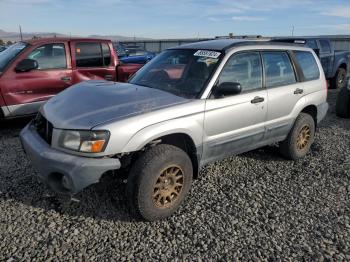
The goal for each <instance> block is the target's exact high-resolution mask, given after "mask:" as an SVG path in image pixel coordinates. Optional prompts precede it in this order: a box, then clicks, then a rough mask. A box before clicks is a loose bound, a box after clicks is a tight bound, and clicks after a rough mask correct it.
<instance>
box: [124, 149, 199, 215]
mask: <svg viewBox="0 0 350 262" xmlns="http://www.w3.org/2000/svg"><path fill="white" fill-rule="evenodd" d="M192 177H193V170H192V162H191V160H190V158H189V156H188V155H187V154H186V153H185V152H184V151H183V150H181V149H179V148H177V147H175V146H171V145H165V144H162V145H158V146H155V147H152V148H150V149H149V150H148V151H146V152H145V153H144V154H143V155H142V156H141V157H140V158H139V159H138V160H136V162H135V163H134V165H133V166H132V168H131V170H130V174H129V177H128V182H127V194H128V200H129V204H130V207H131V211H132V212H133V213H135V214H136V215H137V216H141V217H142V218H144V219H145V220H148V221H154V220H158V219H163V218H166V217H168V216H170V215H172V214H173V213H174V212H175V211H176V210H177V209H178V208H179V206H180V204H181V203H182V202H183V200H184V198H185V196H186V194H187V193H188V191H189V190H190V188H191V184H192Z"/></svg>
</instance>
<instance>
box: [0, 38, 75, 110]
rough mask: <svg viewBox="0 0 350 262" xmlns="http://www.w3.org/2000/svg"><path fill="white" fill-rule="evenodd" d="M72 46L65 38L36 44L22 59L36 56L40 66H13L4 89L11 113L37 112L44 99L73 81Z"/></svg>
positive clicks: (35, 58)
mask: <svg viewBox="0 0 350 262" xmlns="http://www.w3.org/2000/svg"><path fill="white" fill-rule="evenodd" d="M68 50H69V48H68V46H67V43H64V42H62V43H61V42H57V43H49V44H43V45H40V46H36V47H33V48H31V49H30V50H28V52H27V53H26V55H25V56H22V57H21V60H22V59H24V58H29V59H33V60H36V61H37V62H38V65H39V67H38V69H35V70H31V71H29V72H16V71H15V69H13V70H11V72H9V74H7V73H6V76H5V77H7V79H6V80H7V83H8V84H7V85H6V87H5V88H4V90H2V92H3V96H4V100H5V102H6V105H7V106H8V109H9V111H10V114H11V116H16V115H23V114H31V113H35V112H36V111H37V110H38V108H39V107H40V105H41V104H42V103H43V102H45V101H46V100H47V99H49V98H50V97H52V96H54V95H56V94H57V93H59V92H60V91H62V90H63V89H65V88H67V87H68V86H70V85H71V83H72V82H71V80H72V70H71V64H70V55H69V51H68ZM19 62H20V61H18V62H17V63H15V65H14V66H16V65H17V64H18V63H19Z"/></svg>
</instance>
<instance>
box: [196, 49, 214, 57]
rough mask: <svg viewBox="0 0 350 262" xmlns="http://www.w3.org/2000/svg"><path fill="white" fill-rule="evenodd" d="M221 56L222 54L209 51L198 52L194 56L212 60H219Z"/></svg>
mask: <svg viewBox="0 0 350 262" xmlns="http://www.w3.org/2000/svg"><path fill="white" fill-rule="evenodd" d="M220 55H221V53H220V52H215V51H209V50H198V51H197V52H196V53H194V56H204V57H210V58H218V57H219V56H220Z"/></svg>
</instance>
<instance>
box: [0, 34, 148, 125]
mask: <svg viewBox="0 0 350 262" xmlns="http://www.w3.org/2000/svg"><path fill="white" fill-rule="evenodd" d="M141 66H142V65H139V64H120V63H119V61H118V56H117V54H116V53H115V51H114V49H113V45H112V42H111V41H110V40H104V39H82V38H79V39H78V38H46V39H36V40H30V41H22V42H18V43H16V44H14V45H12V46H10V47H9V48H8V49H6V50H5V51H3V52H1V53H0V119H1V118H11V117H17V116H23V115H28V114H33V113H35V112H36V111H37V110H38V109H39V107H40V106H41V104H43V103H44V102H45V101H46V100H48V99H49V98H50V97H52V96H54V95H56V94H57V93H59V92H60V91H62V90H63V89H65V88H67V87H69V86H71V85H73V84H76V83H79V82H81V81H85V80H91V79H105V80H109V81H118V82H125V81H127V80H128V78H129V77H130V75H132V74H133V73H135V72H136V71H137V70H138V69H139V68H140V67H141Z"/></svg>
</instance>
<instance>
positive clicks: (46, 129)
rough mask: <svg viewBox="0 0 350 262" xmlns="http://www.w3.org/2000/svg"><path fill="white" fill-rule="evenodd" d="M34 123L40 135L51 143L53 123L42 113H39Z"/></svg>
mask: <svg viewBox="0 0 350 262" xmlns="http://www.w3.org/2000/svg"><path fill="white" fill-rule="evenodd" d="M33 124H34V127H35V129H36V131H37V132H38V134H39V136H40V137H41V138H42V139H44V140H45V141H46V142H47V143H48V144H50V145H51V140H52V130H53V125H52V124H51V123H50V122H49V121H47V120H46V118H45V117H44V116H43V115H42V114H41V113H38V114H37V116H36V117H35V119H34V123H33Z"/></svg>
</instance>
